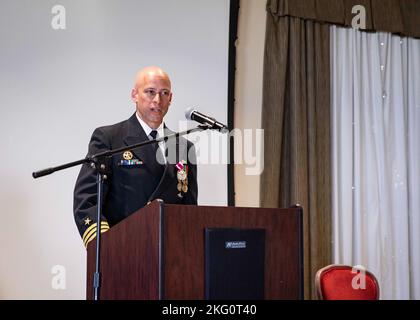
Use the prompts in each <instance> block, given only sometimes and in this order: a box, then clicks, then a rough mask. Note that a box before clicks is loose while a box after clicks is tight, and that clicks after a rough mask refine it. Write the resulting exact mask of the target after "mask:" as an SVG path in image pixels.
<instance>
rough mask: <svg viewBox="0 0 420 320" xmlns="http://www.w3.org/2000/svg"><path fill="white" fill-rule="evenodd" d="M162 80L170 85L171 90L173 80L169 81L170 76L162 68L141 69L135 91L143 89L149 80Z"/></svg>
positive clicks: (137, 75) (137, 76)
mask: <svg viewBox="0 0 420 320" xmlns="http://www.w3.org/2000/svg"><path fill="white" fill-rule="evenodd" d="M151 78H153V79H162V80H164V81H167V82H168V84H169V89H170V88H171V80H170V79H169V76H168V74H167V73H166V72H165V71H164V70H163V69H161V68H159V67H156V66H149V67H146V68H144V69H141V70H140V71H138V72H137V74H136V80H135V83H134V89H136V90H137V89H138V88H139V87H141V86H142V85H143V84H144V83H145V82H146V81H147V80H149V79H151Z"/></svg>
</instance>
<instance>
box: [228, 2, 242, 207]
mask: <svg viewBox="0 0 420 320" xmlns="http://www.w3.org/2000/svg"><path fill="white" fill-rule="evenodd" d="M239 1H240V0H230V9H229V60H228V124H227V125H228V127H229V130H232V129H233V128H234V113H235V75H236V40H237V38H238V16H239V7H240V6H239ZM230 140H231V141H230V143H229V163H228V165H227V177H228V179H227V183H228V186H227V187H228V190H227V192H228V206H232V207H233V206H235V177H234V162H235V161H234V144H233V139H232V138H231V139H230Z"/></svg>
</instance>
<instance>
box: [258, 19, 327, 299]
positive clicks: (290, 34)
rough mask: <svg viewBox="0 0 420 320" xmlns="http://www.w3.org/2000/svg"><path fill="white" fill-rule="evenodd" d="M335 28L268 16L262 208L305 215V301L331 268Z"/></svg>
mask: <svg viewBox="0 0 420 320" xmlns="http://www.w3.org/2000/svg"><path fill="white" fill-rule="evenodd" d="M329 63H330V57H329V26H328V25H323V24H319V23H316V22H313V21H309V20H303V19H300V18H295V17H289V16H284V17H279V16H277V15H276V14H273V13H271V12H270V11H268V14H267V29H266V45H265V57H264V80H263V87H264V89H263V116H262V127H263V129H264V130H265V132H264V149H265V154H264V171H263V173H262V175H261V186H260V192H261V195H260V198H261V206H262V207H289V206H291V205H294V204H299V205H301V206H302V207H303V212H304V266H305V271H304V275H305V298H306V299H308V298H314V297H315V294H314V288H313V284H314V275H315V273H316V271H317V270H318V269H319V268H321V267H323V266H325V265H327V264H329V263H331V250H332V245H331V238H332V232H331V170H330V166H331V165H330V154H331V153H330V80H329V79H330V70H329Z"/></svg>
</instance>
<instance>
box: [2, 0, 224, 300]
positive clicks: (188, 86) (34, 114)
mask: <svg viewBox="0 0 420 320" xmlns="http://www.w3.org/2000/svg"><path fill="white" fill-rule="evenodd" d="M58 4H59V5H61V6H63V8H64V9H65V20H63V19H62V18H61V20H59V19H58V17H59V15H62V14H63V11H62V10H61V11H58V12H57V11H54V12H52V9H53V7H54V6H56V5H58ZM60 9H61V8H60ZM60 17H61V16H60ZM64 22H65V29H57V30H56V29H54V28H53V27H57V26H61V27H62V26H63V24H64ZM228 42H229V0H211V1H209V0H176V1H175V0H154V1H140V0H125V1H121V0H107V1H99V0H88V1H87V0H83V1H82V0H60V1H59V2H57V1H49V0H43V1H32V0H14V1H6V0H1V1H0V43H1V50H0V72H1V75H0V106H1V107H0V108H1V117H0V134H1V141H2V142H1V157H0V177H1V180H0V208H1V219H2V222H1V224H0V247H1V249H0V252H1V254H2V257H1V264H0V298H2V299H84V298H85V297H86V292H85V285H86V251H85V248H84V246H83V244H82V241H81V238H80V236H79V234H78V231H77V228H76V225H75V223H74V219H73V211H72V208H73V188H74V184H75V181H76V177H77V174H78V172H79V169H80V167H74V168H71V169H67V170H64V171H60V172H56V173H54V174H53V175H49V176H46V177H43V178H39V179H36V180H35V179H33V178H32V176H31V173H32V172H33V171H36V170H40V169H44V168H47V167H52V166H57V165H60V164H63V163H66V162H70V161H74V160H78V159H81V158H83V157H84V156H85V155H86V152H87V146H88V142H89V139H90V136H91V134H92V132H93V130H94V129H95V128H96V127H99V126H103V125H108V124H113V123H116V122H120V121H122V120H125V119H128V118H129V117H130V116H131V115H132V114H133V113H134V111H135V106H134V104H133V103H132V102H131V99H130V91H131V88H132V85H133V81H134V77H135V74H136V72H137V70H139V69H140V68H143V67H145V66H148V65H158V66H160V67H162V68H163V69H164V70H166V71H167V72H168V74H169V75H170V77H171V81H172V89H173V92H174V96H173V102H172V105H171V107H170V109H169V112H168V114H167V117H166V123H167V124H168V126H169V127H170V128H171V129H172V130H175V131H178V130H179V129H182V128H184V126H185V123H184V121H185V117H184V111H185V109H187V108H189V107H191V106H193V107H197V110H199V111H200V112H202V113H205V114H208V115H211V116H213V117H215V118H216V119H218V120H219V121H221V122H223V123H227V90H228V88H227V80H228ZM191 125H192V124H189V126H191ZM209 136H211V137H212V141H209V142H208V145H210V146H212V145H214V142H215V140H218V139H219V134H218V133H212V134H211V135H209ZM192 140H193V141H194V142H196V147H197V149H199V150H200V151H201V152H199V154H200V156H201V159H199V161H200V160H201V162H205V160H206V159H204V158H205V157H207V159H208V160H209V161H210V163H213V164H210V165H206V164H200V165H199V167H198V175H199V176H198V177H199V180H198V183H199V199H198V201H199V204H201V205H226V204H227V172H226V165H224V164H214V163H215V162H217V161H216V160H215V159H217V158H224V157H222V156H220V155H219V154H218V153H216V151H215V150H216V149H219V147H218V146H217V144H216V148H214V149H211V150H212V154H213V156H211V155H209V154H208V153H209V152H208V151H207V150H208V149H207V145H206V143H205V142H206V140H208V135H206V134H205V133H200V134H197V135H196V138H192ZM213 150H214V151H213ZM223 152H225V149H224V148H223ZM63 272H65V273H63ZM63 276H64V277H63ZM60 281H61V282H60ZM63 281H64V282H63ZM63 287H64V288H63Z"/></svg>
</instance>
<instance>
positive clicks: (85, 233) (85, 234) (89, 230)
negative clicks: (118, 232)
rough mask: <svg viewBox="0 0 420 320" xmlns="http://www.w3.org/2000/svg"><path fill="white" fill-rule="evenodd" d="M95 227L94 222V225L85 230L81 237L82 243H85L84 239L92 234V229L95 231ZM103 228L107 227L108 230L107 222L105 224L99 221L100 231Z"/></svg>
mask: <svg viewBox="0 0 420 320" xmlns="http://www.w3.org/2000/svg"><path fill="white" fill-rule="evenodd" d="M96 225H97V223H96V222H95V223H94V224H92V225H91V226H90V227H89V228H87V229H86V230H85V232H84V233H83V236H82V239H83V241H85V239H86V238H87V237H88V236H89V235H91V234H92V232H91V231H92V230H93V229H95V230H96ZM103 227H108V228H109V224H108V222H106V221H101V229H102V228H103Z"/></svg>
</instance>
